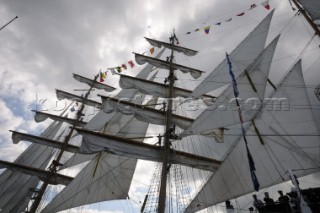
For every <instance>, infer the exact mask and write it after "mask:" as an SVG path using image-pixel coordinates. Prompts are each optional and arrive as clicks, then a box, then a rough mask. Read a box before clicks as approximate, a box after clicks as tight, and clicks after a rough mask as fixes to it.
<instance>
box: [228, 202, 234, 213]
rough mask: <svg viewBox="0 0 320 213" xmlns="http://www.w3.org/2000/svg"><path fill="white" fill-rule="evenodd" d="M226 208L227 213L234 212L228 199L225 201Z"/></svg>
mask: <svg viewBox="0 0 320 213" xmlns="http://www.w3.org/2000/svg"><path fill="white" fill-rule="evenodd" d="M226 209H227V213H233V212H234V208H233V205H231V202H230V201H229V200H227V201H226Z"/></svg>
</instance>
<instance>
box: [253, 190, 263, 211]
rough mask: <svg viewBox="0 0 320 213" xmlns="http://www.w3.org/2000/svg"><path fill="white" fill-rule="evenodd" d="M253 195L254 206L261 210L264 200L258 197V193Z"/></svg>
mask: <svg viewBox="0 0 320 213" xmlns="http://www.w3.org/2000/svg"><path fill="white" fill-rule="evenodd" d="M252 197H253V206H254V207H255V208H256V210H258V212H259V210H260V209H261V208H262V207H263V202H262V201H261V200H259V199H258V198H257V195H256V194H253V195H252Z"/></svg>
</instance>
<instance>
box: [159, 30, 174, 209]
mask: <svg viewBox="0 0 320 213" xmlns="http://www.w3.org/2000/svg"><path fill="white" fill-rule="evenodd" d="M170 40H171V42H170V43H171V44H172V45H173V44H174V41H175V37H174V35H172V37H171V38H170ZM173 57H174V55H173V50H171V55H170V59H169V60H170V69H169V76H168V81H169V91H168V97H167V98H168V99H167V100H168V105H167V106H168V108H167V111H166V129H165V138H164V145H163V147H162V156H163V161H162V171H161V182H160V192H159V202H158V212H159V213H164V212H165V208H166V191H167V175H168V173H169V170H168V163H169V159H170V145H171V141H170V139H171V131H170V127H171V126H172V119H171V117H172V104H173V101H172V98H173V86H174V81H175V76H174V69H173V68H172V62H173Z"/></svg>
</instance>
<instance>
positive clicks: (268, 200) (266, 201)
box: [263, 192, 274, 206]
mask: <svg viewBox="0 0 320 213" xmlns="http://www.w3.org/2000/svg"><path fill="white" fill-rule="evenodd" d="M263 201H264V202H265V203H266V205H267V206H269V205H274V201H273V199H272V198H270V197H269V193H268V192H265V193H264V198H263Z"/></svg>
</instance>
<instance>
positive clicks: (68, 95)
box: [56, 89, 101, 109]
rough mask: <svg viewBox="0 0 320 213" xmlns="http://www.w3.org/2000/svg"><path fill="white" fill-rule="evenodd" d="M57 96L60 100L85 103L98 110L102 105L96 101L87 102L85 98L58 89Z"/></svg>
mask: <svg viewBox="0 0 320 213" xmlns="http://www.w3.org/2000/svg"><path fill="white" fill-rule="evenodd" d="M56 95H57V99H58V100H63V99H68V100H71V101H77V102H81V103H84V104H85V105H88V106H92V107H95V108H97V109H99V108H101V103H99V102H97V101H94V100H89V99H87V100H85V99H84V98H83V97H81V96H78V95H74V94H72V93H69V92H65V91H62V90H58V89H56Z"/></svg>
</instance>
